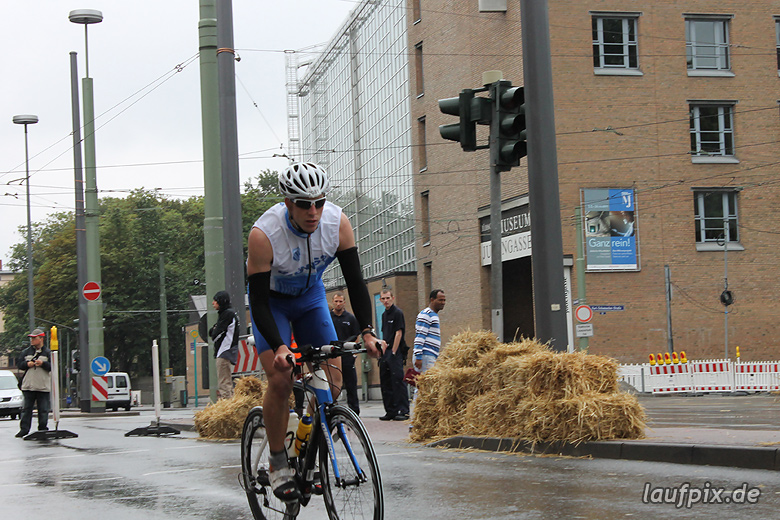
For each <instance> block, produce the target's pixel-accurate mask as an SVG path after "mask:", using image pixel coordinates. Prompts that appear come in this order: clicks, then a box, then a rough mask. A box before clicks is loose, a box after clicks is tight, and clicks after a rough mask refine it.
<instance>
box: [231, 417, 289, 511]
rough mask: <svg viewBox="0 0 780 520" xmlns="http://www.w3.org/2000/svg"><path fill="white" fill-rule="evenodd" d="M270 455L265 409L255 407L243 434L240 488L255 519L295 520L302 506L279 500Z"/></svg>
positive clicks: (246, 421)
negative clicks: (271, 477) (270, 470)
mask: <svg viewBox="0 0 780 520" xmlns="http://www.w3.org/2000/svg"><path fill="white" fill-rule="evenodd" d="M269 453H270V449H269V447H268V440H267V439H266V435H265V423H264V422H263V407H262V406H256V407H255V408H252V409H251V410H250V411H249V414H248V415H247V417H246V420H245V421H244V428H243V430H242V431H241V485H242V486H243V488H244V491H245V492H246V497H247V500H248V501H249V508H250V509H251V510H252V516H254V518H255V520H294V519H295V518H296V517H297V516H298V510H299V507H300V506H299V505H298V504H297V503H296V504H286V503H285V502H282V501H281V500H279V499H278V498H276V496H274V493H273V490H272V489H271V483H270V482H269V481H268V456H269Z"/></svg>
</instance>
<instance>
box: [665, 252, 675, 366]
mask: <svg viewBox="0 0 780 520" xmlns="http://www.w3.org/2000/svg"><path fill="white" fill-rule="evenodd" d="M664 275H665V276H664V278H665V279H666V346H667V348H668V350H669V355H670V356H671V355H672V352H674V336H673V335H672V272H671V270H670V269H669V266H668V265H665V266H664Z"/></svg>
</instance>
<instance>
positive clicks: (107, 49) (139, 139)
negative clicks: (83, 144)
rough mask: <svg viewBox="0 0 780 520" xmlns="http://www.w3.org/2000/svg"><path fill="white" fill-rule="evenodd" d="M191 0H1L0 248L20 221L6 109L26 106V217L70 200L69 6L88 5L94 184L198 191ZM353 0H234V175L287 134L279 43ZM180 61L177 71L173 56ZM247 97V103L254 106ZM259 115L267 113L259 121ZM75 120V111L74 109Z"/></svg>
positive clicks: (38, 216) (183, 193) (250, 172)
mask: <svg viewBox="0 0 780 520" xmlns="http://www.w3.org/2000/svg"><path fill="white" fill-rule="evenodd" d="M198 5H199V4H198V2H197V1H194V0H164V1H161V0H135V1H133V2H129V1H117V0H113V1H110V0H90V1H89V2H86V3H83V2H82V3H78V2H77V3H75V4H72V5H70V4H68V3H67V2H63V1H62V0H30V1H29V2H19V1H14V2H4V5H3V8H4V15H5V16H4V18H5V20H6V23H5V24H4V28H3V31H2V33H0V42H2V45H3V47H4V48H5V49H6V52H5V53H4V54H3V61H2V70H3V80H4V81H3V96H2V97H0V222H1V223H2V226H1V227H0V260H2V261H3V263H4V265H3V268H4V269H5V268H6V263H7V262H8V259H9V257H10V249H11V246H12V245H13V244H15V243H18V242H21V241H23V240H24V237H23V235H20V234H19V232H18V231H17V229H18V227H19V226H25V225H26V223H27V213H26V207H27V205H26V195H25V185H24V182H23V179H24V176H25V173H24V131H23V127H22V126H21V125H15V124H13V122H12V117H13V116H14V115H17V114H35V115H37V116H38V118H39V123H38V124H36V125H32V126H30V127H29V149H30V174H31V182H30V184H31V193H32V196H31V206H32V220H33V222H35V221H41V220H44V219H46V217H47V215H49V214H51V213H53V212H57V211H72V210H73V207H74V194H73V152H72V150H71V145H72V138H71V136H70V133H71V130H72V126H71V104H70V61H69V60H70V58H69V53H70V52H71V51H76V52H77V53H78V55H79V78H82V77H84V74H85V69H84V28H83V26H81V25H76V24H73V23H70V22H69V21H68V13H69V12H70V11H71V10H73V9H99V10H100V11H102V12H103V22H102V23H100V24H97V25H91V26H90V27H89V73H90V76H91V77H92V78H93V81H94V91H95V114H96V117H97V122H96V126H97V127H98V130H97V132H96V134H95V135H96V155H97V165H98V173H97V175H98V189H99V190H100V196H101V197H104V196H120V197H121V196H124V194H125V193H127V192H128V191H129V190H132V189H134V188H140V187H144V188H148V189H159V190H160V192H161V193H164V194H165V195H167V196H175V197H189V196H193V195H200V194H202V193H203V169H202V164H201V163H200V160H201V158H202V144H201V123H200V79H199V64H198V60H197V58H196V54H197V52H198V18H199V7H198ZM356 5H357V1H351V0H283V1H281V2H280V1H269V0H233V12H234V38H235V47H236V50H237V52H238V55H239V56H240V58H241V61H240V62H237V63H236V75H237V78H238V81H237V83H236V98H237V103H236V104H237V113H238V136H239V154H240V171H241V180H242V182H243V181H244V180H246V179H248V178H249V177H252V176H254V175H256V174H257V173H258V172H259V171H261V170H263V169H265V168H272V169H279V168H283V167H284V166H285V165H286V164H287V161H286V159H283V158H271V156H272V155H273V153H274V152H281V151H282V150H281V149H280V147H282V146H286V144H287V120H286V112H287V111H286V97H285V70H284V53H283V52H282V51H283V50H285V49H300V48H305V47H308V46H311V45H314V44H317V43H322V42H326V41H328V40H329V39H330V38H331V37H332V36H333V35H334V34H335V32H336V30H337V29H338V28H339V27H340V26H341V24H342V23H343V22H344V21H345V20H346V18H347V16H348V14H349V12H350V11H351V10H352V9H353V8H354V7H355V6H356ZM180 65H184V66H183V67H180V68H181V71H180V72H174V71H175V70H177V66H180ZM254 103H256V104H257V107H255V106H254ZM266 121H267V122H266ZM82 124H83V121H82Z"/></svg>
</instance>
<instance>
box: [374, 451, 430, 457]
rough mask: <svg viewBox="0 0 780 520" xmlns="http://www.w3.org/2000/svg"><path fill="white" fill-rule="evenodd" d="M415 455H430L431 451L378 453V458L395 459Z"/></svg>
mask: <svg viewBox="0 0 780 520" xmlns="http://www.w3.org/2000/svg"><path fill="white" fill-rule="evenodd" d="M415 453H430V452H429V451H425V450H417V451H399V452H396V453H377V455H376V456H377V457H395V456H397V455H414V454H415Z"/></svg>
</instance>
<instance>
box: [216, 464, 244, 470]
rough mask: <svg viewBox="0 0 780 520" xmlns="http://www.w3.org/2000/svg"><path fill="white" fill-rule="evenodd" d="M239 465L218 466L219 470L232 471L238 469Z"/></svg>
mask: <svg viewBox="0 0 780 520" xmlns="http://www.w3.org/2000/svg"><path fill="white" fill-rule="evenodd" d="M240 467H241V464H234V465H232V466H220V467H219V469H234V468H240Z"/></svg>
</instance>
